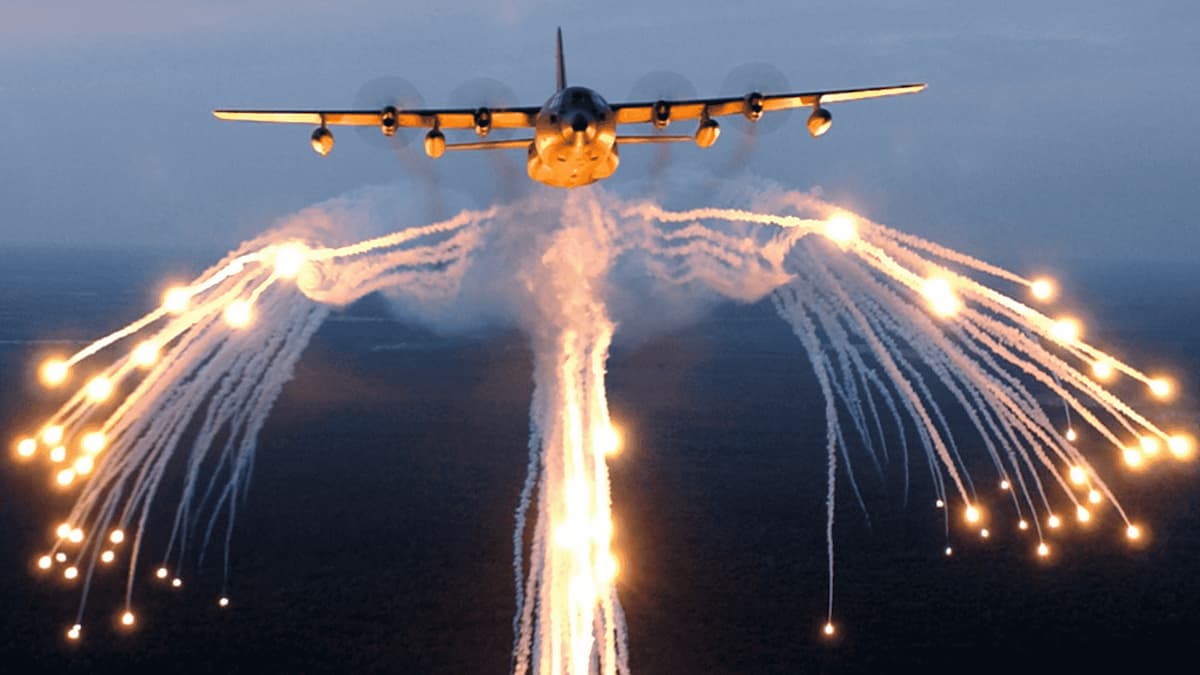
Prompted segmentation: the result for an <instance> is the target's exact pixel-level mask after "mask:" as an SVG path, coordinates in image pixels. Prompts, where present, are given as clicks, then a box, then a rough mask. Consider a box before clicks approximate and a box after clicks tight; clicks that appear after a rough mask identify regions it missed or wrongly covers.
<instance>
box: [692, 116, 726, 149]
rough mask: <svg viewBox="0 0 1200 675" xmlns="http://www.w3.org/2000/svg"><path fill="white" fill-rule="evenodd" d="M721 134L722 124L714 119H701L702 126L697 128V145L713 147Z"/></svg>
mask: <svg viewBox="0 0 1200 675" xmlns="http://www.w3.org/2000/svg"><path fill="white" fill-rule="evenodd" d="M720 135H721V125H720V124H717V121H716V120H714V119H708V118H705V119H702V120H700V128H699V129H696V145H698V146H700V147H702V148H711V147H712V144H713V143H716V142H717V138H718V137H719V136H720Z"/></svg>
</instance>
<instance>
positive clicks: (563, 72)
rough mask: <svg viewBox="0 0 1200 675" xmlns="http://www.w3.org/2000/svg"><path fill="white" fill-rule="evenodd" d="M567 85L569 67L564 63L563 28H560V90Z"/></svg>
mask: <svg viewBox="0 0 1200 675" xmlns="http://www.w3.org/2000/svg"><path fill="white" fill-rule="evenodd" d="M566 87H567V67H566V65H564V64H563V50H562V28H559V29H558V90H559V91H562V90H563V89H566Z"/></svg>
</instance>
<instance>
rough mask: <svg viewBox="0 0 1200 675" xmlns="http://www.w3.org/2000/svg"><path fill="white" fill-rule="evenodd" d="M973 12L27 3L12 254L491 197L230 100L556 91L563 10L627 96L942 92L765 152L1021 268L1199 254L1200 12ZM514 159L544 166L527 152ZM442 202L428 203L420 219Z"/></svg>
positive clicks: (4, 64)
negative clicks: (764, 66) (402, 85)
mask: <svg viewBox="0 0 1200 675" xmlns="http://www.w3.org/2000/svg"><path fill="white" fill-rule="evenodd" d="M974 4H975V3H964V2H960V1H957V0H900V1H898V2H883V1H882V0H875V1H867V2H863V1H853V2H835V3H824V5H823V6H821V5H818V4H816V3H796V2H794V1H793V0H758V1H756V2H750V3H713V4H712V6H711V8H709V7H705V8H704V9H700V7H701V6H702V3H693V2H682V1H680V0H659V1H658V2H654V3H645V2H627V1H625V0H620V1H617V2H596V1H593V2H582V1H579V0H571V1H569V2H563V3H552V2H548V1H546V0H530V1H520V0H495V1H493V2H477V1H475V0H458V1H456V2H452V3H444V4H441V5H438V4H436V3H413V4H412V6H406V3H396V2H390V3H384V2H368V1H366V0H349V1H347V2H343V3H337V7H336V9H334V7H335V4H334V3H329V2H324V1H323V2H316V1H315V0H288V1H286V2H284V1H282V0H261V1H241V2H235V1H230V0H218V1H215V2H206V3H182V2H179V3H176V2H168V1H153V0H109V1H108V2H104V3H92V2H67V3H46V2H35V1H29V0H15V3H14V2H13V0H9V1H8V2H6V3H5V7H4V9H3V10H2V12H0V102H2V105H0V127H2V128H3V129H4V130H5V132H4V134H3V135H0V204H3V208H2V209H0V245H12V244H20V243H41V244H47V243H49V244H71V245H79V246H92V245H95V246H101V247H112V246H121V245H125V244H126V243H131V242H139V243H144V244H148V245H153V246H173V247H178V248H180V249H184V248H195V247H204V248H220V249H225V248H228V247H231V246H233V245H234V244H236V243H237V242H238V241H240V240H242V239H243V238H246V237H248V236H251V235H253V234H255V233H256V232H258V231H261V230H262V229H264V228H266V227H268V226H269V225H270V223H271V222H272V221H273V220H275V219H277V218H280V217H282V216H285V215H287V214H289V213H291V212H293V211H295V210H297V209H299V208H301V207H303V206H306V205H308V204H311V203H314V202H317V201H320V200H323V199H326V198H329V197H333V196H336V195H338V194H341V193H343V192H345V191H347V190H350V189H352V188H355V187H358V186H361V185H365V184H375V183H388V182H404V181H416V182H420V181H421V180H427V178H426V179H423V178H422V175H425V176H428V173H425V174H422V170H424V171H426V172H428V171H429V170H436V171H438V172H440V173H439V175H440V185H442V186H443V188H444V189H446V190H451V191H455V192H459V193H463V194H465V195H469V197H468V198H467V203H472V202H473V203H475V204H477V205H483V204H484V203H486V202H487V201H488V200H489V199H491V198H492V195H493V194H494V192H495V190H496V185H497V182H496V180H495V179H494V178H492V177H491V176H489V175H488V173H489V171H490V170H491V169H492V167H493V166H494V164H493V163H492V162H491V161H489V160H488V158H486V157H479V156H474V157H472V156H467V155H451V156H448V157H446V158H443V159H442V160H439V161H438V163H437V164H436V165H434V164H432V162H433V160H426V159H424V158H419V161H407V162H406V161H401V160H398V159H397V158H396V157H395V156H393V155H392V154H390V153H388V152H386V151H380V150H378V149H375V148H372V147H370V146H369V145H368V144H366V143H365V142H364V141H363V139H362V138H360V137H359V134H358V133H356V132H355V131H354V130H350V129H346V130H342V131H340V132H337V131H335V133H337V147H336V149H335V150H334V152H333V154H332V155H331V156H330V157H328V158H325V159H321V158H319V157H317V156H316V155H315V154H313V153H312V151H311V150H310V149H309V148H308V142H307V137H308V134H309V132H310V131H311V130H310V129H307V128H304V127H298V126H296V127H291V126H287V127H285V126H279V127H268V126H259V125H235V124H230V123H222V122H218V121H217V120H215V119H214V118H212V116H211V115H210V111H211V109H213V108H216V107H297V108H306V107H327V108H343V107H348V106H350V105H351V104H352V103H353V102H354V98H355V94H356V92H357V91H358V90H359V88H360V87H361V86H362V85H363V84H364V83H365V82H367V81H368V80H371V79H373V78H377V77H381V76H402V77H404V78H407V79H408V80H410V81H411V82H413V83H414V84H415V85H416V86H417V88H418V89H419V90H420V91H421V93H422V94H423V95H424V97H425V101H426V103H427V104H429V105H441V104H445V103H447V102H448V101H449V98H450V93H451V92H452V91H453V90H454V89H455V88H456V87H458V85H459V84H461V83H462V82H463V81H465V80H469V79H473V78H477V77H480V76H485V77H490V78H495V79H498V80H501V81H504V82H506V83H508V84H509V85H510V86H511V87H512V88H513V89H514V90H515V92H516V94H517V95H518V96H519V98H520V99H521V102H522V103H524V104H540V103H541V102H542V101H543V100H544V99H545V98H546V97H547V96H549V95H550V93H552V92H551V89H552V85H553V61H552V47H553V30H554V27H555V26H556V25H559V24H561V25H562V26H563V30H564V33H565V36H566V53H567V71H568V77H569V78H570V79H571V81H572V83H576V84H583V85H587V86H591V87H594V88H596V89H598V90H599V91H600V93H601V94H602V95H604V96H606V97H607V98H609V99H610V100H620V99H623V98H625V97H626V96H627V95H628V93H629V91H630V88H631V87H632V85H633V83H634V81H635V80H637V79H638V77H640V76H641V75H643V74H645V73H646V72H648V71H652V70H668V71H674V72H677V73H680V74H683V75H685V76H686V77H687V78H689V79H690V80H691V81H692V82H693V83H695V85H696V87H697V88H698V89H699V91H700V93H701V94H713V95H715V94H718V93H724V91H723V90H722V87H721V85H722V83H723V80H724V79H725V76H726V74H727V73H728V72H729V71H731V70H732V69H733V68H735V67H736V66H738V65H741V64H743V63H746V62H768V63H771V64H774V65H775V66H776V67H777V68H779V69H780V70H781V71H783V73H784V74H785V75H786V76H787V77H788V78H789V79H790V81H791V84H792V88H793V89H795V90H808V89H815V88H838V87H847V86H868V85H879V84H891V83H899V82H908V81H926V82H928V83H929V84H930V88H929V90H928V91H927V92H925V93H923V94H920V95H918V96H913V97H903V98H898V99H895V100H888V101H876V102H862V103H857V104H843V105H838V106H833V107H831V110H832V112H833V114H834V126H833V129H832V130H831V131H830V133H829V134H828V135H827V136H826V137H824V138H822V139H820V140H819V141H813V140H812V139H810V138H808V136H807V134H806V132H805V130H804V124H803V114H793V115H792V116H791V117H790V118H789V119H788V121H787V124H786V125H785V126H784V127H782V128H781V129H780V130H779V131H777V132H775V133H772V134H770V135H768V136H766V137H764V140H763V141H762V142H760V143H759V144H758V147H757V149H756V150H755V152H754V155H753V159H752V161H751V163H750V167H751V168H752V170H753V171H754V173H756V174H758V175H761V176H764V177H768V178H771V179H773V180H775V181H778V182H779V183H782V184H784V185H787V186H789V187H795V188H798V189H803V190H807V189H810V188H812V187H814V186H821V188H822V189H823V190H824V191H825V194H826V195H827V196H830V197H832V198H834V199H835V200H837V201H841V202H843V203H845V204H846V205H847V206H850V207H851V208H855V209H857V210H860V211H862V212H864V213H866V214H867V215H869V216H871V217H873V218H874V219H876V220H879V221H881V222H884V223H887V224H890V225H893V226H896V227H900V228H903V229H905V230H908V231H911V232H914V233H918V234H921V235H925V236H930V237H933V238H935V239H937V240H939V241H941V242H943V243H946V244H949V245H951V246H954V247H957V248H961V249H964V250H966V251H968V252H971V253H975V254H978V255H981V256H984V257H988V258H992V259H998V260H1001V261H1015V262H1029V263H1031V264H1038V263H1053V262H1054V261H1056V260H1064V259H1079V258H1104V259H1119V258H1122V257H1131V258H1134V259H1140V260H1176V261H1187V260H1193V259H1194V258H1195V256H1196V251H1197V249H1198V248H1200V208H1198V206H1197V200H1196V197H1195V195H1196V190H1195V182H1196V177H1197V175H1198V172H1197V168H1200V164H1198V160H1197V157H1200V134H1197V133H1196V124H1197V123H1196V120H1197V118H1198V115H1200V75H1198V74H1197V70H1196V67H1197V64H1200V5H1196V4H1195V3H1194V2H1191V1H1189V0H1178V1H1175V0H1170V1H1158V2H1155V1H1150V2H1144V3H1129V2H1092V1H1091V0H1067V1H1066V2H1056V3H1047V2H1044V1H1035V2H1028V1H1026V0H1014V1H1011V2H1005V3H988V4H989V5H993V4H994V5H995V6H994V7H988V6H984V5H983V4H982V3H981V4H980V6H979V7H974V6H972V5H974ZM1001 5H1002V6H1001ZM673 130H674V129H673ZM689 131H690V129H689ZM739 140H740V139H739V137H738V136H737V135H735V134H734V133H730V130H728V129H727V134H726V135H725V136H723V137H722V142H721V143H719V144H718V145H725V146H727V147H725V148H723V149H720V150H714V151H702V150H699V149H696V148H694V147H691V146H687V147H679V148H676V149H674V151H673V154H672V162H673V166H674V167H675V168H679V167H697V168H698V169H700V170H703V171H711V172H714V173H719V172H721V171H725V170H727V169H725V168H724V167H726V166H728V158H729V155H730V154H732V152H733V151H734V150H735V149H736V146H737V145H739ZM653 153H654V150H653V149H651V148H630V149H626V150H625V151H624V152H623V153H622V164H621V169H620V170H619V171H618V173H617V177H616V179H617V181H618V182H620V183H627V184H628V183H631V182H633V181H637V180H638V179H640V178H641V177H642V176H644V175H645V169H646V167H647V166H648V165H650V164H651V163H652V162H653V160H654V154H653ZM510 157H511V158H512V160H513V163H514V165H515V166H517V167H518V170H519V171H521V172H522V175H523V168H522V167H521V164H520V161H521V159H522V156H521V153H519V152H517V153H513V154H512V155H510ZM427 163H428V166H433V167H436V168H435V169H429V168H428V166H427ZM617 189H622V188H619V187H618V188H617ZM696 199H697V204H699V203H701V202H702V200H703V195H702V194H699V193H698V194H697V197H696ZM452 201H454V200H452ZM430 208H432V207H430V206H429V205H428V204H426V205H414V213H415V214H417V215H415V216H414V222H417V221H423V220H425V217H426V213H427V212H428V211H429V210H430Z"/></svg>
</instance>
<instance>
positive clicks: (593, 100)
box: [526, 87, 620, 188]
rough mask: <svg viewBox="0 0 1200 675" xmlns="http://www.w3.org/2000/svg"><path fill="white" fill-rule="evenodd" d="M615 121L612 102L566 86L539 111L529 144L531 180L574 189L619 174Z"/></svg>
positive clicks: (591, 92)
mask: <svg viewBox="0 0 1200 675" xmlns="http://www.w3.org/2000/svg"><path fill="white" fill-rule="evenodd" d="M619 163H620V157H619V154H618V152H617V119H616V115H615V114H613V110H612V108H611V107H610V106H609V105H608V102H607V101H605V100H604V98H603V97H601V96H600V95H599V94H597V93H596V92H595V91H592V90H591V89H588V88H587V87H566V88H565V89H562V90H560V91H558V92H556V93H555V94H554V96H551V97H550V99H549V100H548V101H546V103H545V105H543V106H542V109H541V110H540V111H538V114H537V118H536V121H535V124H534V137H533V143H531V144H530V146H529V160H528V164H527V167H526V168H527V170H528V172H529V177H530V178H532V179H533V180H535V181H537V182H539V183H544V184H546V185H549V186H551V187H560V188H572V187H579V186H581V185H587V184H589V183H594V182H596V181H598V180H602V179H604V178H608V177H609V176H611V175H612V174H613V172H614V171H616V170H617V164H619Z"/></svg>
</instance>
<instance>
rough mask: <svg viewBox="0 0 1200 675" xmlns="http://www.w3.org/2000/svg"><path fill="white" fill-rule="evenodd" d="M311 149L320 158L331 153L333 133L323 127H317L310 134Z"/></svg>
mask: <svg viewBox="0 0 1200 675" xmlns="http://www.w3.org/2000/svg"><path fill="white" fill-rule="evenodd" d="M312 149H313V152H315V153H317V154H318V155H320V156H322V157H324V156H325V155H328V154H329V153H330V152H331V151H333V132H332V131H330V130H329V129H327V128H325V127H317V130H316V131H314V132H312Z"/></svg>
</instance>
